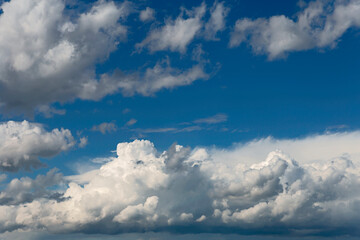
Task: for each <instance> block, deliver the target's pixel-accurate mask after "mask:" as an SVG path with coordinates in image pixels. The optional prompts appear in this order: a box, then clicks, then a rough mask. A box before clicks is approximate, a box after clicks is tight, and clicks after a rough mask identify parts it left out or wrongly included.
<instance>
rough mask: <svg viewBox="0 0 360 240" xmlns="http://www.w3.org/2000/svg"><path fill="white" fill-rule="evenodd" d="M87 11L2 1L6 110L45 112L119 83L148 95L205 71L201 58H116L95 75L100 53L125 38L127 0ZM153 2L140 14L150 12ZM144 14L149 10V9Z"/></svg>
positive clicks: (2, 99)
mask: <svg viewBox="0 0 360 240" xmlns="http://www.w3.org/2000/svg"><path fill="white" fill-rule="evenodd" d="M90 7H91V8H90V9H89V10H88V11H85V12H82V13H76V14H74V13H73V12H71V11H70V10H69V9H68V8H67V6H66V5H65V2H64V1H62V0H50V1H48V0H40V1H35V0H12V1H9V2H4V3H2V5H1V8H2V11H3V12H2V14H1V15H0V35H1V37H0V59H1V60H0V107H1V108H2V111H5V112H6V111H10V112H12V113H32V112H33V110H34V109H36V110H37V112H39V113H43V114H44V115H45V116H46V117H51V116H52V115H54V114H65V111H64V110H58V109H55V108H53V107H51V106H49V105H50V104H51V103H54V102H67V101H71V100H73V99H76V98H80V99H87V100H100V99H101V98H103V97H104V96H106V95H109V94H114V93H116V92H119V91H122V92H123V93H124V94H125V95H127V96H129V95H133V94H142V95H152V94H153V93H155V92H156V91H159V90H160V89H163V88H165V89H171V88H174V87H177V86H184V85H189V84H191V83H192V82H193V81H195V80H198V79H206V78H207V74H206V73H205V71H204V69H203V65H201V64H198V65H194V66H193V67H192V68H191V67H190V68H189V69H178V68H174V67H171V66H170V64H169V63H168V62H167V64H163V63H162V62H159V63H157V64H155V65H154V66H153V67H149V68H147V69H146V70H145V71H144V72H142V71H140V72H139V73H137V72H135V73H134V71H132V72H131V73H124V72H122V71H121V70H120V67H121V66H117V68H116V69H112V72H109V73H104V74H100V75H97V73H96V64H99V63H101V62H103V61H105V60H106V59H107V58H108V56H109V54H110V53H112V52H114V51H116V50H118V47H119V43H121V42H122V41H125V40H126V39H127V31H128V30H127V27H126V26H125V25H124V22H125V20H126V18H127V16H128V15H129V14H130V13H131V7H130V4H129V3H128V2H124V3H115V2H113V1H97V2H95V3H92V5H90ZM149 12H150V13H151V9H150V10H149V9H147V13H146V14H147V15H146V14H145V13H144V14H145V15H146V16H145V15H144V14H143V20H144V21H145V18H147V20H148V19H149V18H150V17H151V16H150V15H149V14H150V13H149ZM148 15H149V16H148Z"/></svg>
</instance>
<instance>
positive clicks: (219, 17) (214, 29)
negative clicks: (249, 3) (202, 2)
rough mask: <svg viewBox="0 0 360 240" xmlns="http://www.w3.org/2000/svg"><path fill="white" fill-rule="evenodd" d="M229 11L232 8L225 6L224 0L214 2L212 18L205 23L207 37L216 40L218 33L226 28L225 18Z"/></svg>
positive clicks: (211, 11) (211, 10)
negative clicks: (222, 0)
mask: <svg viewBox="0 0 360 240" xmlns="http://www.w3.org/2000/svg"><path fill="white" fill-rule="evenodd" d="M229 11H230V9H229V8H227V7H225V6H224V2H220V3H218V2H217V1H215V2H214V5H213V7H212V8H211V9H210V14H211V16H210V19H209V21H208V22H207V23H206V24H205V37H206V38H207V39H212V40H216V34H217V33H218V32H219V31H223V30H224V29H225V27H226V22H225V18H226V16H227V15H228V13H229Z"/></svg>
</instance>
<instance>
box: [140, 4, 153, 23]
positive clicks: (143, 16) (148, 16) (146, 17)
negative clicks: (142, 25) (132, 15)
mask: <svg viewBox="0 0 360 240" xmlns="http://www.w3.org/2000/svg"><path fill="white" fill-rule="evenodd" d="M139 18H140V20H141V21H142V22H148V21H152V20H154V19H155V10H154V9H152V8H149V7H146V8H145V10H142V11H140V15H139Z"/></svg>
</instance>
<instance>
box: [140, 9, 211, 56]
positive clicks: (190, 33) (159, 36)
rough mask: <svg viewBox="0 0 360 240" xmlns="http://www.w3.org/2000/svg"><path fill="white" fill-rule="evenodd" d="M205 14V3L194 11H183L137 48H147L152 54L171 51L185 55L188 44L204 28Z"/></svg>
mask: <svg viewBox="0 0 360 240" xmlns="http://www.w3.org/2000/svg"><path fill="white" fill-rule="evenodd" d="M205 12H206V5H205V4H204V3H203V4H202V5H200V6H199V7H197V8H194V9H192V10H186V9H182V12H181V14H180V15H179V16H178V17H177V18H176V19H175V20H171V19H168V20H167V21H166V22H165V25H164V26H162V27H161V28H156V29H154V30H152V31H151V32H150V33H149V34H148V36H147V37H146V38H145V39H144V40H143V41H142V42H141V43H138V44H137V45H136V46H137V48H138V49H140V50H141V49H142V48H144V47H147V48H149V50H150V51H151V52H155V51H161V50H171V51H178V52H181V53H184V52H185V51H186V48H187V46H188V44H189V43H190V42H191V41H192V40H193V39H194V38H195V36H196V34H197V33H198V32H199V31H200V30H201V28H202V27H203V21H202V18H203V16H204V14H205ZM184 16H187V18H184Z"/></svg>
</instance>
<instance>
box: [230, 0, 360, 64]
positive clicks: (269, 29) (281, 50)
mask: <svg viewBox="0 0 360 240" xmlns="http://www.w3.org/2000/svg"><path fill="white" fill-rule="evenodd" d="M353 27H354V28H358V27H360V1H359V0H349V1H341V0H333V1H326V0H317V1H314V2H310V3H309V4H308V5H307V6H306V8H304V9H303V10H302V11H301V12H299V13H298V14H297V17H296V20H292V19H290V18H288V17H286V16H283V15H280V16H273V17H270V18H268V19H265V18H259V19H255V20H251V19H248V18H245V19H240V20H238V21H237V22H236V24H235V27H234V32H233V33H232V36H231V40H230V46H232V47H235V46H238V45H240V44H241V43H242V42H248V43H249V44H250V45H251V47H252V49H253V51H254V52H255V53H257V54H266V55H268V57H269V59H274V58H280V57H284V56H286V54H287V53H289V52H293V51H301V50H308V49H312V48H324V47H334V46H335V45H336V44H337V41H338V39H339V38H340V37H341V36H342V35H343V34H344V33H345V32H346V31H347V30H348V29H349V28H353Z"/></svg>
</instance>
